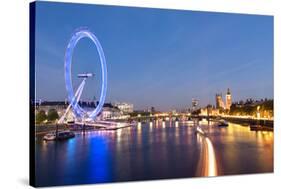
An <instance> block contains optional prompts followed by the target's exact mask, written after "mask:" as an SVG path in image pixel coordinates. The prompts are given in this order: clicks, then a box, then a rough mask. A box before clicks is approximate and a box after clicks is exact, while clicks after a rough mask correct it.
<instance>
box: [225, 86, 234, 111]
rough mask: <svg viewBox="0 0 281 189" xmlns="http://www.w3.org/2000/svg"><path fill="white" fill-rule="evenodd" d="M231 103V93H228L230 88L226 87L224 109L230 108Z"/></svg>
mask: <svg viewBox="0 0 281 189" xmlns="http://www.w3.org/2000/svg"><path fill="white" fill-rule="evenodd" d="M231 104H232V99H231V93H230V90H229V88H228V89H227V93H226V96H225V109H226V110H230V106H231Z"/></svg>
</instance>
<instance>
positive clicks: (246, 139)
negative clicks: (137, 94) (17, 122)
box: [35, 121, 274, 186]
mask: <svg viewBox="0 0 281 189" xmlns="http://www.w3.org/2000/svg"><path fill="white" fill-rule="evenodd" d="M200 125H201V126H200V128H201V130H202V131H203V132H204V134H199V133H197V134H196V132H195V130H196V128H197V127H194V126H188V124H187V123H186V122H175V121H166V122H162V121H154V122H151V123H149V122H148V123H139V124H138V125H137V126H134V127H128V128H124V129H119V130H115V131H105V130H104V131H101V130H100V131H88V132H86V133H84V134H83V133H81V132H77V133H76V136H75V138H72V139H69V140H66V141H49V142H45V141H43V140H42V137H40V136H38V137H37V139H36V152H35V155H36V157H35V159H36V179H35V180H36V185H38V186H51V185H69V184H89V183H104V182H117V181H135V180H150V179H167V178H188V177H198V176H219V175H233V174H252V173H267V172H273V140H274V137H273V132H265V131H263V132H261V131H258V132H256V131H250V129H249V127H247V126H242V125H239V124H232V123H230V124H229V126H228V127H224V128H220V127H217V126H215V125H212V124H211V125H208V124H206V123H200Z"/></svg>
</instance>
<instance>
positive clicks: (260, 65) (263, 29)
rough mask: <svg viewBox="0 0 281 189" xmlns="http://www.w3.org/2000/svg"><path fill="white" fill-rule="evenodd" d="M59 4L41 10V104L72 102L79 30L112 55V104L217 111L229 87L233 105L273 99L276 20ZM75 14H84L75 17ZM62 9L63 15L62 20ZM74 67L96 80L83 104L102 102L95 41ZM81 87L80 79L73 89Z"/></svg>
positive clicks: (84, 44)
mask: <svg viewBox="0 0 281 189" xmlns="http://www.w3.org/2000/svg"><path fill="white" fill-rule="evenodd" d="M42 4H44V6H42V7H41V6H40V5H42ZM56 5H58V6H56V7H55V6H53V3H44V2H40V3H38V4H37V6H38V7H37V8H38V10H39V11H38V15H37V16H38V17H37V18H38V24H37V25H36V27H37V28H36V31H37V33H36V39H37V40H36V52H35V56H36V97H37V99H45V100H64V99H65V98H66V90H65V84H64V78H63V60H64V53H65V48H66V45H67V43H68V40H69V38H70V36H71V34H72V33H73V30H74V29H75V28H77V27H78V26H81V25H82V26H87V27H88V28H89V29H90V30H92V31H93V32H94V33H95V35H97V37H98V38H99V40H100V42H101V45H102V46H103V49H104V52H105V56H106V60H107V66H108V90H107V97H106V102H114V101H120V102H130V103H132V104H134V107H135V108H136V109H144V108H146V107H151V106H153V107H156V109H159V110H161V111H164V110H170V109H176V108H183V107H186V106H187V105H190V104H191V99H192V98H196V99H199V103H200V105H202V106H204V105H207V104H215V94H216V93H223V94H225V93H226V90H227V88H230V89H231V92H232V94H233V96H232V97H233V99H232V101H237V100H241V99H247V98H254V99H261V98H272V99H273V17H271V16H258V15H241V14H225V13H209V12H195V11H174V10H165V11H163V10H161V9H160V10H159V9H143V8H138V9H136V8H127V7H114V9H113V8H112V7H108V6H97V5H90V6H89V5H78V4H63V3H61V4H60V3H59V4H56ZM62 5H63V6H62ZM76 9H77V10H78V9H79V10H80V14H79V15H75V14H73V11H75V10H76ZM62 10H63V11H64V15H63V16H59V14H60V12H61V11H62ZM81 10H82V11H81ZM93 10H95V11H93ZM104 12H106V13H107V14H104ZM73 63H74V64H73V75H77V74H78V73H81V72H83V73H86V72H89V71H88V70H90V71H92V72H94V73H95V74H96V75H97V77H96V78H94V79H93V80H91V81H89V83H87V84H88V85H87V86H86V88H85V94H83V95H82V99H85V100H90V99H93V98H94V96H96V97H98V95H99V90H100V89H99V85H100V84H99V82H100V80H99V76H100V68H99V60H98V56H97V52H96V49H95V47H94V46H93V44H92V43H91V42H90V41H89V40H86V39H85V40H84V39H83V40H81V42H79V44H78V45H77V48H76V49H75V53H74V57H73ZM50 76H52V77H50ZM78 83H79V80H77V79H76V80H75V81H74V86H75V87H77V84H78ZM54 91H55V92H54Z"/></svg>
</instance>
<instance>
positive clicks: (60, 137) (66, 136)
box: [43, 130, 75, 141]
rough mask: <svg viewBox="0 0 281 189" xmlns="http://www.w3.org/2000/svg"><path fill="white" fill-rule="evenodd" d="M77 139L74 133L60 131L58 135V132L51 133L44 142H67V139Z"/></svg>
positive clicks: (45, 137)
mask: <svg viewBox="0 0 281 189" xmlns="http://www.w3.org/2000/svg"><path fill="white" fill-rule="evenodd" d="M73 137H75V134H74V132H72V131H69V130H66V131H58V133H57V135H56V132H51V133H48V134H46V135H45V136H44V137H43V140H47V141H50V140H65V139H69V138H73Z"/></svg>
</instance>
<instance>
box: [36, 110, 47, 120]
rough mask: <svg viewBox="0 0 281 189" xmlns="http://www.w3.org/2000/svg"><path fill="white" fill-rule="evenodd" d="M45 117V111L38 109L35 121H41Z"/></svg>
mask: <svg viewBox="0 0 281 189" xmlns="http://www.w3.org/2000/svg"><path fill="white" fill-rule="evenodd" d="M46 119H47V116H46V113H45V111H44V110H40V111H39V112H37V114H36V123H41V122H43V121H45V120H46Z"/></svg>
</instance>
